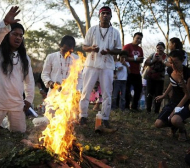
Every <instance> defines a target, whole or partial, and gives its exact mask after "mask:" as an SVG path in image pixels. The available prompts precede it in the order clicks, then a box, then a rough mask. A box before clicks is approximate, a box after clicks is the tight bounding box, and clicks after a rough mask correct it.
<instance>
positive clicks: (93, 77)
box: [79, 67, 113, 120]
mask: <svg viewBox="0 0 190 168" xmlns="http://www.w3.org/2000/svg"><path fill="white" fill-rule="evenodd" d="M82 77H83V90H82V95H81V100H80V102H79V112H80V117H88V106H89V99H90V94H91V92H92V89H93V88H94V85H95V83H96V81H97V80H99V82H100V87H101V91H102V111H101V113H102V119H103V120H109V116H110V111H111V95H112V90H113V85H112V83H113V70H111V69H97V68H92V67H85V68H84V70H83V76H82Z"/></svg>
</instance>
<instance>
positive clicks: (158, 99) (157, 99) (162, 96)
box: [155, 95, 165, 102]
mask: <svg viewBox="0 0 190 168" xmlns="http://www.w3.org/2000/svg"><path fill="white" fill-rule="evenodd" d="M164 97H165V96H164V95H160V96H157V97H156V98H155V101H156V102H160V101H162V99H163V98H164Z"/></svg>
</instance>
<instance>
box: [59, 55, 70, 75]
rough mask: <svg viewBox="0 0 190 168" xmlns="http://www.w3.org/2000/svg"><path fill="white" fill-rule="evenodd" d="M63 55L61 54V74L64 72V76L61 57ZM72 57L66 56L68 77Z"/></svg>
mask: <svg viewBox="0 0 190 168" xmlns="http://www.w3.org/2000/svg"><path fill="white" fill-rule="evenodd" d="M61 57H62V55H61V54H60V65H61V74H62V77H63V71H64V70H63V64H62V59H61ZM70 59H71V57H70V56H68V57H66V58H65V67H67V71H66V77H67V75H68V72H69V66H70Z"/></svg>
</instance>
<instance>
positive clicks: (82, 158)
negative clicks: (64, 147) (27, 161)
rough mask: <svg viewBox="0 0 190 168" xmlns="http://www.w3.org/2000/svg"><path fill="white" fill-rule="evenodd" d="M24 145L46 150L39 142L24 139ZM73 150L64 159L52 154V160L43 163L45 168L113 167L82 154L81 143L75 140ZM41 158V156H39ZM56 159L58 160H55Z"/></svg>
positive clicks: (37, 167) (31, 148) (32, 148)
mask: <svg viewBox="0 0 190 168" xmlns="http://www.w3.org/2000/svg"><path fill="white" fill-rule="evenodd" d="M21 142H22V143H24V145H26V146H28V147H29V148H30V150H31V151H35V150H36V149H38V150H40V149H42V150H44V147H43V146H40V145H39V144H34V143H32V142H31V141H30V140H27V139H23V140H22V141H21ZM72 146H73V147H72V150H71V151H70V156H68V157H67V158H66V159H65V160H64V161H60V160H58V156H57V155H55V156H52V159H51V161H46V162H44V163H43V168H45V167H46V166H47V167H50V168H55V167H56V168H70V167H74V168H111V167H110V166H108V165H106V164H105V163H103V162H102V161H100V160H97V159H95V158H93V157H90V156H86V155H83V154H82V155H81V154H80V148H81V145H80V144H79V143H77V142H76V141H73V144H72ZM38 159H39V158H38ZM55 160H56V162H55ZM40 166H41V165H37V166H36V165H35V166H33V167H32V168H39V167H40Z"/></svg>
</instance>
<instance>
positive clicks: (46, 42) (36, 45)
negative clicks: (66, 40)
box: [25, 21, 81, 60]
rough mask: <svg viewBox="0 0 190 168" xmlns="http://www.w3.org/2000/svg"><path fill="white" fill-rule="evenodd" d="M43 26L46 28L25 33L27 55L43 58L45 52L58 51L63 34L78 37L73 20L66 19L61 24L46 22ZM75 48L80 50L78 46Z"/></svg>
mask: <svg viewBox="0 0 190 168" xmlns="http://www.w3.org/2000/svg"><path fill="white" fill-rule="evenodd" d="M45 27H46V29H47V30H42V29H40V30H30V31H27V32H26V35H25V37H26V38H25V43H26V48H27V52H28V55H30V56H32V57H34V58H37V59H41V60H43V59H45V58H46V56H47V54H50V53H52V52H55V51H59V44H60V41H61V39H62V37H63V36H64V35H71V36H73V37H74V38H79V37H80V34H79V32H78V29H77V28H76V27H77V26H76V23H75V21H68V22H67V23H64V25H63V26H57V25H53V24H50V23H46V24H45ZM76 50H81V49H80V46H78V47H76Z"/></svg>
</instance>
